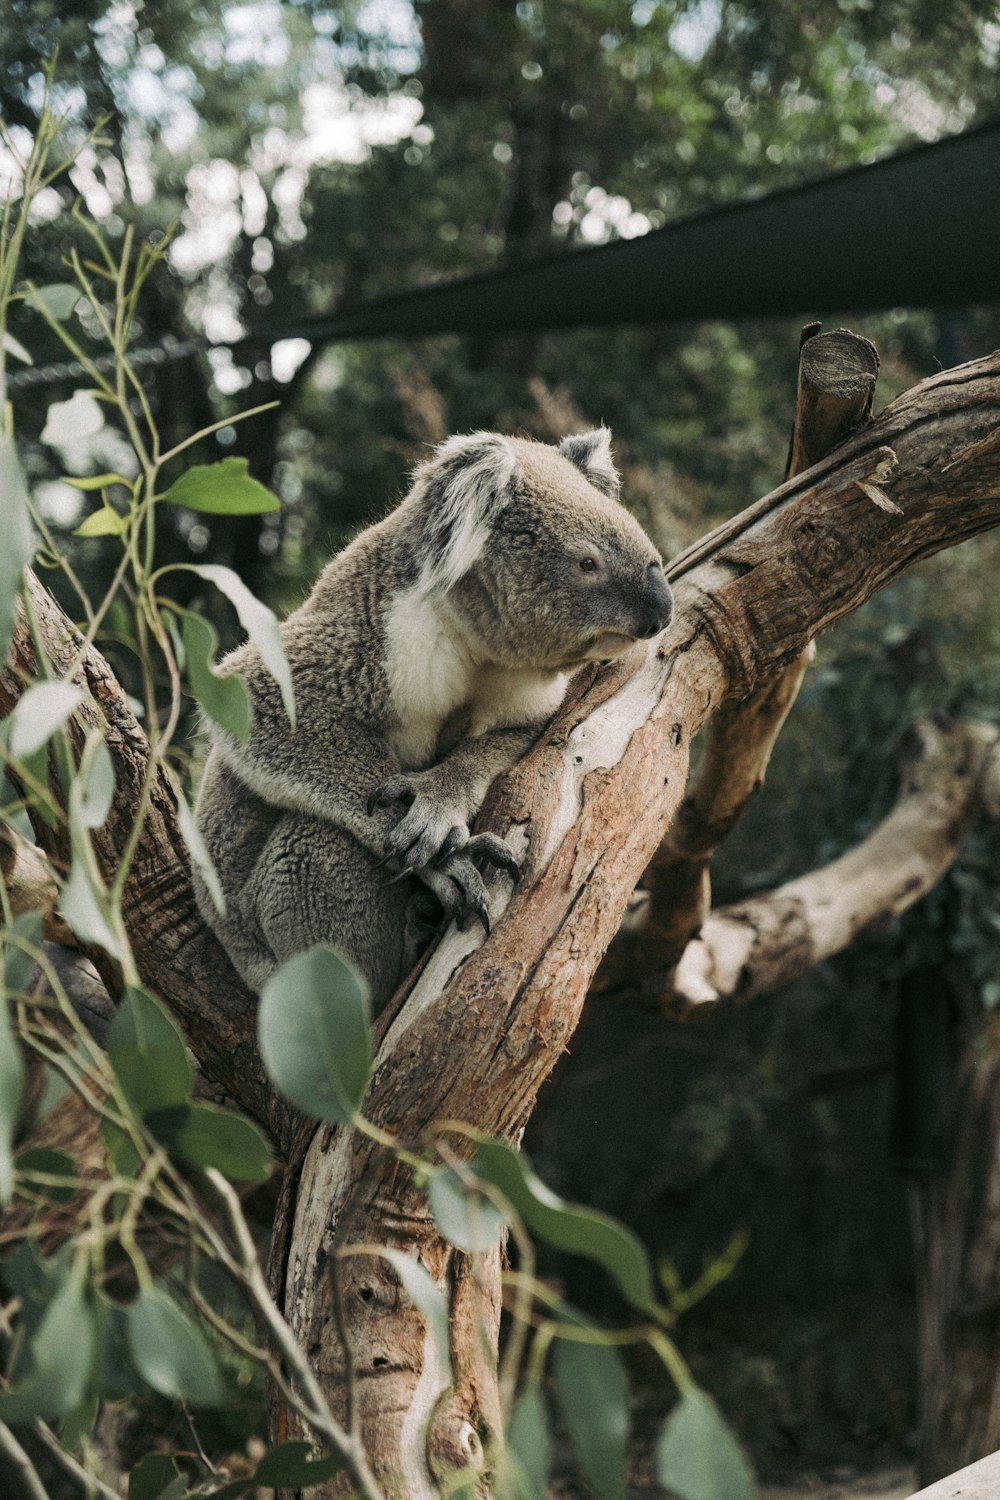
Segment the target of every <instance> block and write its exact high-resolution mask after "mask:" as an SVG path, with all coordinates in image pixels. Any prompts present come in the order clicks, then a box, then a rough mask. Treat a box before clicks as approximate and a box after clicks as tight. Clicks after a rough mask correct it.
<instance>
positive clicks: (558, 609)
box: [414, 428, 673, 669]
mask: <svg viewBox="0 0 1000 1500" xmlns="http://www.w3.org/2000/svg"><path fill="white" fill-rule="evenodd" d="M617 494H618V475H617V473H616V471H615V467H614V464H613V463H612V460H611V451H610V433H609V432H608V431H607V429H606V428H599V429H598V430H597V431H594V432H587V433H581V434H580V435H579V436H577V437H569V438H565V439H564V440H563V441H562V442H561V443H560V444H559V446H558V447H551V446H549V445H548V444H546V443H536V442H531V441H529V440H527V439H524V438H508V437H503V436H501V435H500V434H499V433H483V432H480V433H474V434H472V436H470V437H459V438H450V439H449V440H448V441H447V442H446V443H444V444H443V445H442V446H441V447H440V448H439V449H438V450H437V453H436V454H435V456H434V458H433V459H431V461H430V462H429V463H428V464H426V465H424V466H423V468H422V469H420V470H419V471H418V474H417V484H416V486H415V490H414V500H415V501H416V502H417V503H418V505H419V507H420V515H421V531H420V538H421V551H422V562H423V572H422V584H423V586H424V588H425V589H426V590H427V591H428V592H429V593H433V594H435V595H437V596H438V597H439V598H440V599H441V600H442V603H443V604H444V606H445V607H446V609H447V610H448V611H450V612H451V613H452V615H453V616H455V617H457V618H458V620H459V622H460V624H461V627H462V629H463V631H464V632H465V633H466V636H467V638H468V639H469V641H470V644H472V645H474V647H475V648H476V650H477V653H478V654H480V655H482V657H483V658H484V659H486V660H493V661H496V662H498V663H502V664H504V665H510V666H536V667H540V668H553V669H555V668H558V669H569V668H572V667H576V666H579V665H580V664H581V663H583V662H585V661H607V660H609V659H610V658H612V657H615V656H618V655H620V654H621V653H622V652H623V651H624V650H626V649H627V648H628V647H629V646H630V645H631V644H632V643H633V642H634V641H639V640H648V639H649V638H650V637H652V636H654V635H658V634H659V633H660V631H661V630H663V629H665V627H666V626H667V625H668V624H669V623H670V618H671V615H672V613H673V599H672V596H671V593H670V589H669V587H668V585H667V581H666V578H665V577H664V573H663V564H662V561H661V559H660V554H659V553H658V551H657V550H656V548H655V547H654V546H653V543H652V542H651V541H650V540H649V537H648V536H647V535H646V533H645V532H644V531H643V529H642V527H641V526H640V525H639V524H638V522H637V521H636V520H635V518H634V517H633V516H631V515H630V514H629V512H628V511H627V510H626V509H625V508H624V506H622V505H620V504H619V503H618V499H617Z"/></svg>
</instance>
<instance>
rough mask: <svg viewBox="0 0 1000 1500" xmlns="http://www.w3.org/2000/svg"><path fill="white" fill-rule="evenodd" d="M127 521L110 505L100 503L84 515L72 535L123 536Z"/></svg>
mask: <svg viewBox="0 0 1000 1500" xmlns="http://www.w3.org/2000/svg"><path fill="white" fill-rule="evenodd" d="M127 525H128V523H127V521H126V520H125V517H124V516H120V515H119V514H118V512H117V511H116V510H113V509H112V507H111V506H110V505H102V506H101V508H100V510H95V511H93V512H92V513H91V514H90V515H89V516H87V517H85V519H84V520H82V521H81V522H80V524H79V526H78V527H77V528H76V530H75V531H74V532H73V535H74V536H82V537H94V536H124V534H125V530H126V527H127Z"/></svg>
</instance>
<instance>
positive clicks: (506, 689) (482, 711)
mask: <svg viewBox="0 0 1000 1500" xmlns="http://www.w3.org/2000/svg"><path fill="white" fill-rule="evenodd" d="M386 637H387V639H386V648H387V653H386V660H387V675H388V679H389V691H390V694H391V697H392V704H393V709H394V714H393V717H394V718H395V720H396V723H397V728H396V730H395V732H394V733H393V736H392V742H393V748H394V749H395V751H396V754H397V755H398V756H399V759H400V763H401V764H402V766H403V767H404V769H407V770H415V769H418V768H421V767H423V766H427V765H429V764H431V762H432V761H433V759H434V755H435V750H436V748H437V744H438V740H439V738H440V735H441V731H442V729H443V728H444V726H445V724H446V723H447V721H448V720H449V719H451V718H452V717H453V716H454V715H456V714H460V713H461V714H462V715H463V716H467V717H468V730H467V731H466V732H467V734H469V735H480V734H486V733H487V732H488V731H489V730H491V729H500V728H507V727H512V726H516V725H521V724H535V723H538V722H539V721H541V720H544V719H547V718H548V717H549V716H550V715H551V714H553V713H554V712H555V710H556V709H557V708H558V707H559V704H560V703H561V702H562V699H563V695H564V694H565V691H566V681H567V678H566V675H565V674H564V673H562V672H547V671H536V670H534V669H533V668H530V667H526V668H516V667H505V666H496V665H492V664H489V663H483V662H477V661H475V660H474V659H473V658H472V656H471V655H470V654H469V652H468V651H467V650H465V649H464V648H463V645H462V643H461V642H460V641H457V640H456V639H455V635H454V632H453V631H450V630H448V629H446V627H445V625H444V623H443V621H442V620H441V618H440V616H439V614H438V612H437V610H436V609H435V607H434V603H433V601H432V600H430V599H428V598H427V597H426V596H425V595H421V594H420V593H418V592H417V591H416V590H413V591H411V592H409V593H407V594H403V595H402V596H401V597H400V598H399V599H398V600H397V601H396V603H395V604H394V605H393V607H392V611H391V613H390V615H389V618H388V621H387V624H386Z"/></svg>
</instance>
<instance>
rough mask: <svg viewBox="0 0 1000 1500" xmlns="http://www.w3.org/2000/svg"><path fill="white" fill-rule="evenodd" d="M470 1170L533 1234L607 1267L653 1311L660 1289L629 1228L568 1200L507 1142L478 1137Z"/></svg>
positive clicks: (629, 1294)
mask: <svg viewBox="0 0 1000 1500" xmlns="http://www.w3.org/2000/svg"><path fill="white" fill-rule="evenodd" d="M472 1169H473V1171H474V1172H475V1173H476V1175H477V1176H478V1177H481V1178H482V1180H483V1181H484V1182H489V1183H491V1184H492V1185H493V1186H494V1187H495V1188H497V1189H498V1190H499V1191H500V1192H501V1193H502V1194H503V1196H504V1198H506V1200H507V1202H508V1203H509V1204H510V1206H511V1208H512V1209H513V1210H514V1212H515V1213H516V1214H517V1216H518V1218H520V1219H521V1220H522V1221H523V1223H524V1224H525V1225H526V1227H527V1228H528V1229H530V1230H531V1232H532V1233H533V1234H536V1235H538V1237H539V1239H543V1240H545V1241H546V1243H548V1244H550V1245H554V1246H555V1248H556V1249H557V1250H567V1251H569V1252H570V1253H572V1254H574V1255H583V1256H586V1258H587V1259H588V1260H593V1261H596V1262H597V1263H598V1265H601V1266H603V1267H604V1269H605V1270H606V1271H607V1272H608V1273H609V1274H610V1275H611V1276H612V1277H614V1279H615V1281H616V1282H617V1283H618V1286H619V1288H620V1290H621V1292H622V1293H623V1295H624V1296H625V1297H626V1298H627V1299H628V1301H629V1302H630V1303H631V1304H632V1306H633V1307H635V1308H638V1309H639V1310H640V1311H641V1312H650V1311H652V1310H653V1309H654V1308H655V1307H656V1306H657V1302H656V1292H655V1284H654V1281H653V1273H652V1269H651V1267H650V1264H649V1257H648V1256H647V1254H646V1251H645V1250H644V1249H643V1247H642V1245H641V1244H640V1242H639V1240H638V1239H637V1238H636V1237H635V1235H634V1234H633V1233H632V1231H631V1230H630V1229H626V1227H625V1226H624V1225H623V1224H619V1223H618V1222H617V1220H615V1219H612V1218H610V1217H609V1215H607V1214H602V1213H597V1212H596V1211H595V1210H594V1209H590V1208H579V1207H577V1206H576V1205H575V1204H571V1203H566V1202H565V1200H564V1199H562V1198H560V1197H559V1196H558V1194H556V1193H553V1192H552V1190H551V1189H550V1188H547V1187H546V1186H545V1184H544V1182H542V1181H541V1179H540V1178H538V1177H536V1176H535V1174H534V1172H532V1170H531V1168H530V1167H529V1165H528V1162H527V1160H526V1159H525V1157H524V1156H522V1155H520V1154H519V1153H518V1152H517V1151H515V1150H514V1149H513V1147H511V1146H508V1145H507V1143H506V1142H505V1141H495V1140H489V1139H487V1138H485V1137H484V1138H483V1139H481V1140H480V1142H479V1144H478V1147H477V1150H476V1156H475V1160H474V1162H473V1164H472Z"/></svg>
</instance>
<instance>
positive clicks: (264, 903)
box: [240, 813, 412, 1011]
mask: <svg viewBox="0 0 1000 1500" xmlns="http://www.w3.org/2000/svg"><path fill="white" fill-rule="evenodd" d="M411 897H412V889H411V887H410V882H406V884H405V885H390V884H389V883H388V882H387V879H386V872H385V870H380V869H378V868H377V867H376V864H375V860H374V859H373V857H372V855H371V854H370V853H369V852H368V850H366V849H364V848H363V847H362V845H361V844H359V843H358V841H357V840H356V839H355V838H354V837H353V836H352V835H351V834H349V833H347V832H346V831H345V830H344V829H342V828H338V827H336V826H335V825H334V824H332V823H327V822H325V821H323V820H322V819H319V818H312V817H309V816H308V815H307V814H303V813H286V814H285V815H284V816H283V817H281V819H280V820H279V821H278V823H277V824H276V825H275V828H274V830H273V831H272V833H271V836H270V838H269V839H268V840H267V843H266V845H265V847H264V849H263V851H262V853H261V856H260V858H259V860H258V861H257V865H256V867H255V869H254V871H253V874H252V876H251V877H250V879H249V880H248V882H247V884H246V886H245V887H244V890H243V892H242V894H241V897H240V906H241V909H242V911H243V912H244V913H245V915H246V917H247V918H248V919H249V920H250V921H251V922H252V925H253V927H255V928H256V930H257V931H258V932H259V933H260V935H261V938H262V940H263V944H264V945H265V948H266V951H267V953H268V954H269V955H270V959H271V968H272V969H273V968H274V967H277V966H278V965H279V964H281V963H284V962H285V960H286V959H289V958H291V957H292V956H293V955H294V954H296V953H301V952H302V951H303V950H304V949H306V948H311V947H312V946H313V945H314V944H315V943H331V944H332V945H333V946H334V947H336V948H339V949H340V950H341V951H342V952H343V953H345V954H346V955H347V957H348V958H349V959H351V961H352V962H353V963H354V964H356V965H357V967H358V968H359V969H360V970H361V972H362V974H363V975H364V976H365V978H366V979H367V980H368V983H369V985H370V986H371V991H372V1005H373V1008H374V1009H375V1010H376V1011H378V1010H379V1009H381V1007H382V1006H383V1005H384V1004H385V1003H386V1001H387V1000H388V999H389V997H390V996H391V995H392V992H393V990H394V989H395V988H396V985H397V984H398V983H399V981H400V979H401V978H402V977H403V974H404V972H405V963H406V959H407V957H409V952H408V949H409V947H410V943H409V942H408V940H407V912H408V907H409V903H410V900H411Z"/></svg>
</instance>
